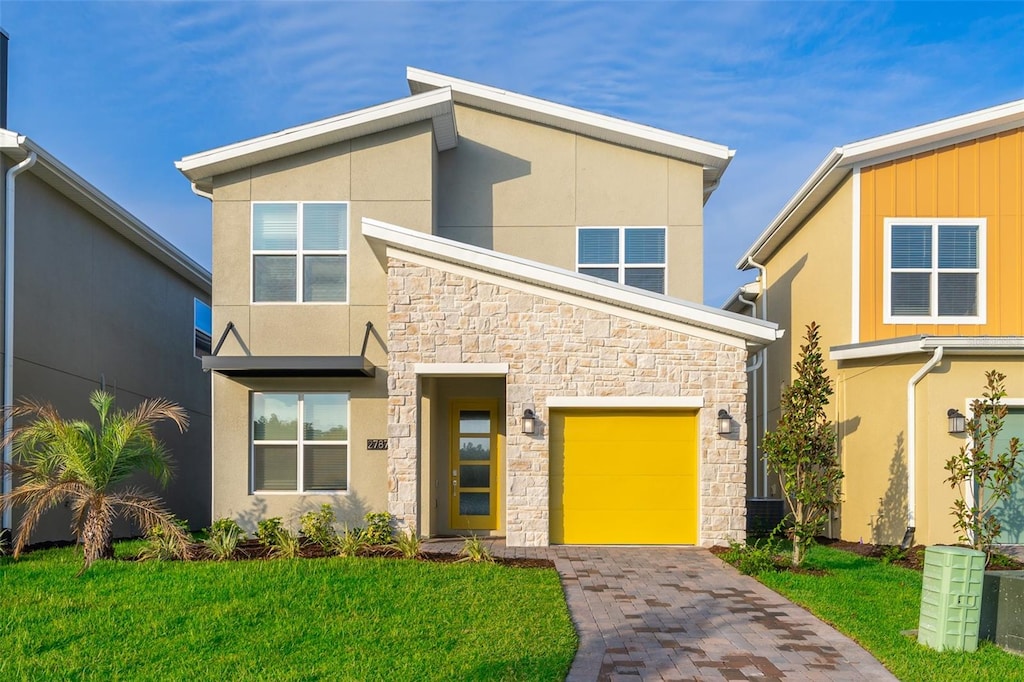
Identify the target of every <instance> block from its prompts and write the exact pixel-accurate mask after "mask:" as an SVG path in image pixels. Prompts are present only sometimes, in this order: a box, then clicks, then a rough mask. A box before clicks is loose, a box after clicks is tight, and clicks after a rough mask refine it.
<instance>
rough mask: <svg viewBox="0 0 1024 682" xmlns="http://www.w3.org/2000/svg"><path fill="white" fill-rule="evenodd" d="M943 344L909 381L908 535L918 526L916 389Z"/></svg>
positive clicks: (939, 356) (940, 355)
mask: <svg viewBox="0 0 1024 682" xmlns="http://www.w3.org/2000/svg"><path fill="white" fill-rule="evenodd" d="M943 350H944V349H943V346H937V347H936V348H935V353H934V354H933V355H932V357H931V359H930V360H929V361H928V362H926V363H925V364H924V366H923V367H921V369H919V370H917V373H916V374H915V375H914V376H912V377H910V381H908V382H907V535H908V536H910V535H912V534H913V532H914V530H915V529H916V527H917V518H916V508H917V473H916V467H917V392H916V391H915V390H914V389H915V388H916V387H917V384H918V382H920V381H921V379H923V378H924V376H925V375H926V374H928V372H930V371H932V370H933V369H934V368H935V365H937V364H939V363H940V362H942V353H943Z"/></svg>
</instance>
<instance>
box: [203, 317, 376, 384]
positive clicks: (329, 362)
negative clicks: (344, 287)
mask: <svg viewBox="0 0 1024 682" xmlns="http://www.w3.org/2000/svg"><path fill="white" fill-rule="evenodd" d="M372 329H373V323H371V322H367V323H366V334H365V335H364V336H363V348H362V352H361V354H360V355H252V354H250V353H249V349H248V347H246V345H245V342H244V341H242V339H241V337H240V336H239V334H238V330H237V328H236V327H235V324H234V322H228V324H227V326H226V327H224V332H223V333H222V334H221V335H220V339H219V340H218V341H217V345H216V347H215V348H214V349H213V353H212V354H210V355H207V356H205V357H204V358H203V370H204V371H213V372H217V373H218V374H223V375H224V376H228V377H235V378H241V377H249V378H257V377H372V376H374V375H375V374H376V372H377V368H376V367H374V365H373V363H371V362H369V361H368V360H367V359H366V345H367V343H368V341H369V337H370V331H371V330H372ZM230 333H234V335H235V337H236V338H237V339H238V343H239V344H240V345H241V346H242V349H243V350H244V351H245V353H246V354H245V355H224V356H221V355H217V353H218V352H219V351H220V349H221V346H223V345H224V341H225V340H226V339H227V336H228V334H230Z"/></svg>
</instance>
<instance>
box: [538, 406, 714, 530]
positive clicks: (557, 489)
mask: <svg viewBox="0 0 1024 682" xmlns="http://www.w3.org/2000/svg"><path fill="white" fill-rule="evenodd" d="M550 447H551V450H550V454H551V478H550V481H551V491H550V492H551V498H550V505H551V506H550V509H551V542H552V543H564V544H586V545H590V544H593V545H599V544H615V545H629V544H637V545H641V544H642V545H662V544H672V545H674V544H681V545H689V544H695V543H696V542H697V514H698V492H697V414H696V413H695V412H663V411H640V410H614V411H613V410H586V411H584V410H579V411H565V412H552V413H551V446H550Z"/></svg>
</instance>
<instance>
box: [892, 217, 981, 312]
mask: <svg viewBox="0 0 1024 682" xmlns="http://www.w3.org/2000/svg"><path fill="white" fill-rule="evenodd" d="M984 241H985V221H984V220H979V219H972V220H963V219H959V218H956V219H938V220H937V219H927V220H922V219H916V218H914V219H895V218H890V219H886V221H885V248H886V254H885V260H886V273H885V277H886V279H885V289H884V295H885V313H884V316H885V320H884V321H885V322H886V323H892V324H907V323H911V324H913V323H943V324H963V323H968V324H980V323H982V322H984V307H985V299H984V290H985V279H984V275H985V272H984V255H985V248H984Z"/></svg>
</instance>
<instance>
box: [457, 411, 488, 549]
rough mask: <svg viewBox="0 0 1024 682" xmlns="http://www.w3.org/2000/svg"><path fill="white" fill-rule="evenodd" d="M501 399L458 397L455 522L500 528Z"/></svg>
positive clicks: (470, 526) (477, 527)
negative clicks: (498, 445) (499, 437)
mask: <svg viewBox="0 0 1024 682" xmlns="http://www.w3.org/2000/svg"><path fill="white" fill-rule="evenodd" d="M497 425H498V406H497V401H455V402H454V403H453V404H452V420H451V428H452V433H451V443H452V446H451V474H452V477H451V524H452V528H453V529H458V530H491V529H495V528H497V517H498V510H497V506H498V497H497V482H498V481H497V479H498V476H497V451H498V447H497V441H498V429H497Z"/></svg>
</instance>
